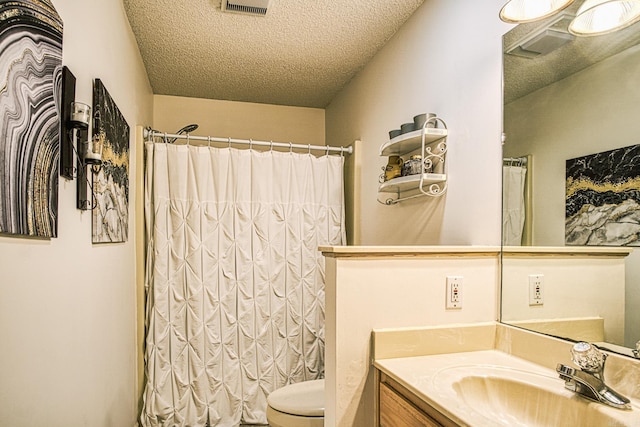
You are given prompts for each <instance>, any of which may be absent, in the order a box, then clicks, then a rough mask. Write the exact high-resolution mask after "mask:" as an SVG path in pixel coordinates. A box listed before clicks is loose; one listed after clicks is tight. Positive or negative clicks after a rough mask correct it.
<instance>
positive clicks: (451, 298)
mask: <svg viewBox="0 0 640 427" xmlns="http://www.w3.org/2000/svg"><path fill="white" fill-rule="evenodd" d="M462 279H463V276H447V301H446V307H447V308H462Z"/></svg>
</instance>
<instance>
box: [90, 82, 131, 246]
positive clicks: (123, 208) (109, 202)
mask: <svg viewBox="0 0 640 427" xmlns="http://www.w3.org/2000/svg"><path fill="white" fill-rule="evenodd" d="M93 138H94V139H96V138H98V139H101V140H102V144H103V149H102V166H101V167H100V168H94V169H93V192H94V197H95V206H94V208H93V210H92V212H93V218H92V219H93V221H92V224H93V227H92V229H93V231H92V241H93V243H108V242H126V241H127V236H128V230H129V125H128V124H127V121H126V120H125V119H124V116H123V115H122V113H121V112H120V110H119V109H118V106H117V105H116V103H115V102H114V101H113V99H112V98H111V96H110V95H109V92H108V91H107V89H106V88H105V86H104V84H103V83H102V81H100V79H95V81H94V85H93Z"/></svg>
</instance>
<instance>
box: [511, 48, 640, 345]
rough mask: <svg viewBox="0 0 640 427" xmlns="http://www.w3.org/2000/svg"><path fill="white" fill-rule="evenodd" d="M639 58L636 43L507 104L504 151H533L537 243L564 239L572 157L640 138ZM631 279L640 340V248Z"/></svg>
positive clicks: (629, 313) (630, 263)
mask: <svg viewBox="0 0 640 427" xmlns="http://www.w3.org/2000/svg"><path fill="white" fill-rule="evenodd" d="M639 58H640V46H635V47H634V48H631V49H628V50H626V51H625V52H622V53H620V54H618V55H615V56H613V57H611V58H608V59H607V60H605V61H601V62H599V63H597V64H594V65H593V66H591V67H589V68H587V69H585V70H583V71H581V72H579V73H576V74H574V75H572V76H570V77H568V78H566V79H563V80H561V81H559V82H557V83H554V84H552V85H549V86H547V87H545V88H543V89H540V90H538V91H536V92H533V93H531V94H529V95H527V96H525V97H523V98H520V99H519V100H516V101H514V102H512V103H510V104H508V105H506V106H505V123H504V126H505V133H506V134H507V143H506V144H505V155H507V156H520V155H525V154H531V155H533V166H534V167H533V171H532V175H531V176H532V177H533V188H534V191H533V220H534V224H533V244H534V245H537V246H541V245H543V246H562V245H564V225H565V224H564V220H565V181H566V176H565V174H566V160H567V159H572V158H576V157H580V156H584V155H588V154H594V153H599V152H602V151H607V150H611V149H614V148H620V147H626V146H630V145H634V144H638V143H640V141H639V140H638V134H640V121H639V120H638V119H637V110H638V108H637V104H638V99H639V98H640V85H638V84H637V76H638V74H639V73H640V60H639ZM612 75H615V76H616V78H615V79H611V76H612ZM541 123H544V126H541ZM626 282H627V296H626V310H625V312H626V321H625V323H626V325H627V327H626V328H625V331H626V337H625V343H626V345H627V346H634V344H635V342H636V341H638V340H639V339H640V335H639V334H640V332H639V331H638V327H637V325H639V324H640V310H638V307H639V306H640V251H638V250H636V251H634V253H632V254H631V255H630V256H629V257H628V258H627V268H626ZM603 286H605V285H604V284H603Z"/></svg>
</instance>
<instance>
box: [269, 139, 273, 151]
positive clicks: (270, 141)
mask: <svg viewBox="0 0 640 427" xmlns="http://www.w3.org/2000/svg"><path fill="white" fill-rule="evenodd" d="M269 142H271V151H273V141H269Z"/></svg>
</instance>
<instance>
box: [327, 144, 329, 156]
mask: <svg viewBox="0 0 640 427" xmlns="http://www.w3.org/2000/svg"><path fill="white" fill-rule="evenodd" d="M328 155H329V146H328V145H327V156H328Z"/></svg>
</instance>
